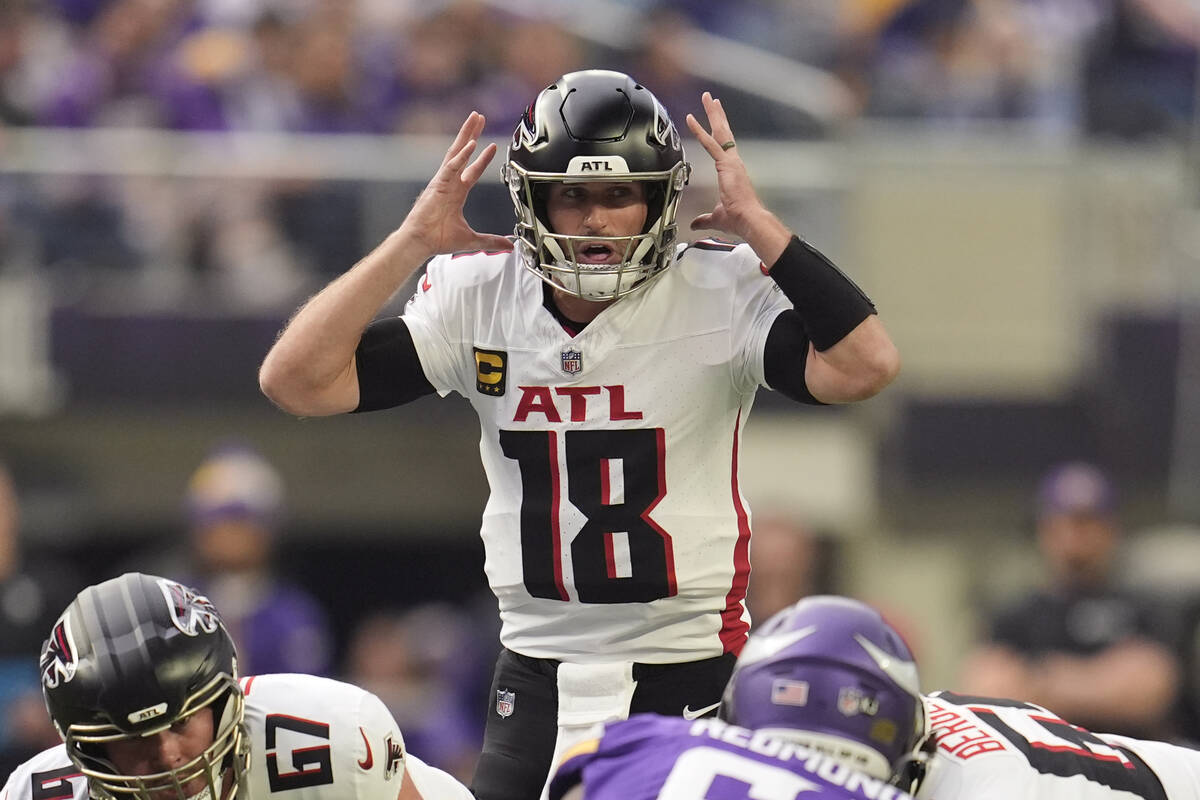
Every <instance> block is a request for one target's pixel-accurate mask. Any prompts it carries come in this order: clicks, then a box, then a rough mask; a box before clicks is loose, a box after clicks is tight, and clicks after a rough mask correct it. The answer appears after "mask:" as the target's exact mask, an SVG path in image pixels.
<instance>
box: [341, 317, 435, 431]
mask: <svg viewBox="0 0 1200 800" xmlns="http://www.w3.org/2000/svg"><path fill="white" fill-rule="evenodd" d="M354 358H355V364H356V366H357V369H358V408H356V409H354V413H358V412H360V411H377V410H379V409H381V408H392V407H393V406H398V405H403V404H404V403H409V402H412V401H413V400H416V399H417V398H418V397H423V396H425V395H427V394H432V393H433V391H434V388H433V384H432V383H430V382H429V379H428V378H426V377H425V372H424V371H423V370H422V369H421V359H420V358H419V357H418V356H417V348H416V345H414V344H413V339H412V334H411V333H409V330H408V325H406V324H405V323H404V320H403V319H402V318H401V317H390V318H388V319H379V320H375V321H374V322H372V323H371V324H370V325H368V326H367V329H366V330H365V331H363V335H362V339H360V340H359V342H358V349H357V350H355V352H354Z"/></svg>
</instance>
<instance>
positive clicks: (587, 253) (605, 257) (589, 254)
mask: <svg viewBox="0 0 1200 800" xmlns="http://www.w3.org/2000/svg"><path fill="white" fill-rule="evenodd" d="M575 255H576V260H577V261H578V262H579V263H580V264H615V263H616V262H617V261H619V260H620V257H619V256H618V255H617V249H616V248H615V247H613V246H612V245H611V244H609V243H608V242H587V243H585V244H582V245H579V246H578V247H576V248H575Z"/></svg>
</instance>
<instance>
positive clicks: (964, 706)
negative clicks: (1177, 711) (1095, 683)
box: [916, 692, 1200, 800]
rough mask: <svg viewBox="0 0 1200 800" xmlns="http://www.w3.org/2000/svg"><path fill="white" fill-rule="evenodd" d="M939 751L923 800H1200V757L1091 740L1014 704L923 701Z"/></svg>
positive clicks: (1148, 745) (1152, 745)
mask: <svg viewBox="0 0 1200 800" xmlns="http://www.w3.org/2000/svg"><path fill="white" fill-rule="evenodd" d="M925 707H926V710H927V711H928V712H929V724H930V728H931V729H933V730H937V731H939V733H938V736H937V742H938V747H937V752H936V754H935V755H934V757H933V760H932V763H931V765H930V768H929V773H928V775H927V776H926V778H925V780H924V782H923V783H922V784H921V786H920V789H919V790H918V791H917V793H916V794H917V798H918V800H1013V798H1022V799H1023V800H1139V798H1140V799H1141V800H1200V751H1196V750H1191V749H1188V748H1185V747H1178V746H1175V745H1171V744H1167V743H1165V742H1152V741H1144V740H1140V739H1130V738H1127V737H1123V736H1113V735H1109V734H1103V733H1091V732H1090V731H1087V730H1084V729H1083V728H1080V727H1079V726H1077V725H1072V724H1070V723H1068V722H1066V721H1064V720H1062V719H1060V718H1059V717H1057V716H1055V715H1054V714H1053V713H1052V712H1050V711H1047V710H1046V709H1044V708H1042V707H1040V706H1036V705H1033V704H1032V703H1019V702H1016V701H1009V700H994V699H985V698H978V697H965V696H962V695H955V694H952V693H949V692H936V693H934V694H932V695H928V696H926V698H925Z"/></svg>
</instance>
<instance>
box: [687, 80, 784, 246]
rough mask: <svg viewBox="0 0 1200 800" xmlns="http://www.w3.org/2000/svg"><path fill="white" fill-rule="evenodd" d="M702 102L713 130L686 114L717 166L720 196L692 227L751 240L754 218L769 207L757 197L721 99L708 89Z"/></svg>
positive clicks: (692, 128)
mask: <svg viewBox="0 0 1200 800" xmlns="http://www.w3.org/2000/svg"><path fill="white" fill-rule="evenodd" d="M700 101H701V102H702V103H703V104H704V112H705V114H706V115H707V116H708V126H709V129H710V130H711V132H710V130H705V128H704V126H703V125H701V124H700V121H699V120H697V119H696V117H695V116H694V115H692V114H688V115H687V126H688V128H690V129H691V131H692V134H693V135H695V137H696V139H697V140H698V141H699V142H700V146H701V147H703V148H704V149H705V150H706V151H708V154H709V155H710V156H712V159H713V163H714V165H715V166H716V168H717V190H718V193H719V199H718V201H717V205H716V207H715V208H714V209H713V210H712V211H711V212H709V213H708V214H701V215H700V216H698V217H696V218H695V219H693V220H692V230H700V229H703V228H708V229H712V230H718V231H724V232H725V233H731V234H734V235H736V236H740V237H742V238H744V239H748V238H750V237H749V234H750V227H751V226H752V225H753V224H754V223H755V218H756V217H757V216H761V215H762V214H763V213H766V208H765V207H764V206H763V204H762V201H761V200H759V199H758V195H757V194H756V193H755V191H754V186H752V185H751V183H750V176H749V174H747V172H746V165H745V164H744V163H743V162H742V159H741V156H739V155H738V151H737V141H736V140H735V139H734V138H733V129H732V128H730V127H729V119H728V118H727V117H726V116H725V109H724V108H723V107H722V106H721V101H720V100H717V99H715V98H713V96H712V95H711V94H710V93H709V92H705V93H704V94H703V95H701V97H700Z"/></svg>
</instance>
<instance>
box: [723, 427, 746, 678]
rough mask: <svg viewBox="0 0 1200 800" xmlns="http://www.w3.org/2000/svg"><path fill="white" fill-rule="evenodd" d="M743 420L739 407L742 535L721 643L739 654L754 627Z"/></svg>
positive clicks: (737, 505) (736, 501)
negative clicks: (748, 607)
mask: <svg viewBox="0 0 1200 800" xmlns="http://www.w3.org/2000/svg"><path fill="white" fill-rule="evenodd" d="M741 423H742V411H741V409H738V415H737V421H736V422H734V424H733V472H732V475H731V485H732V488H733V508H734V511H735V512H736V513H737V523H738V538H737V542H736V543H735V544H734V546H733V584H732V585H731V586H730V587H729V594H727V595H725V610H724V611H722V612H721V644H723V645H725V652H726V653H733V654H734V655H737V654H738V653H740V652H742V646H743V645H745V644H746V636H747V635H748V634H749V632H750V626H749V625H747V624H746V621H745V620H744V619H742V614H743V612H744V610H745V600H746V585H747V583H749V581H750V517H749V515H748V514H747V513H746V507H745V506H744V505H742V493H741V491H739V489H738V439H739V436H738V431H739V429H740V426H741Z"/></svg>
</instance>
